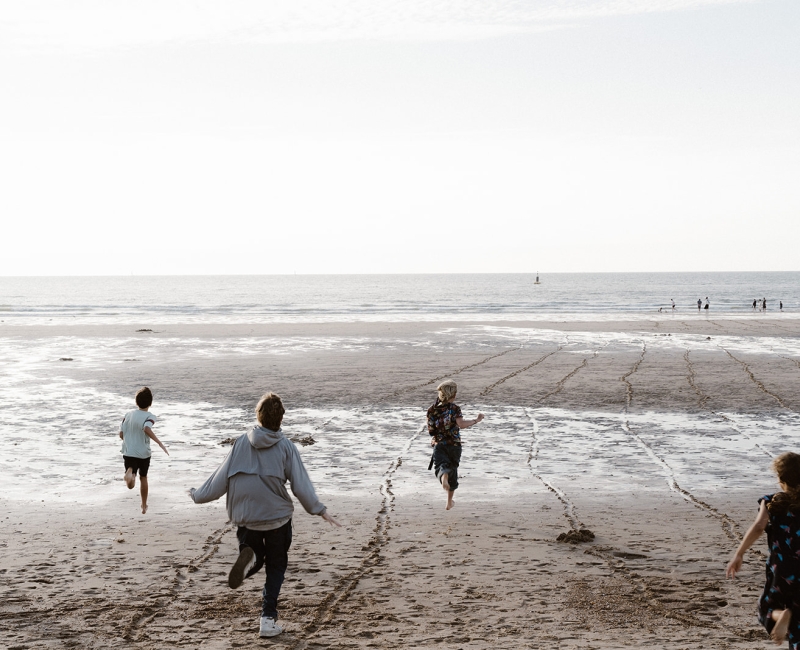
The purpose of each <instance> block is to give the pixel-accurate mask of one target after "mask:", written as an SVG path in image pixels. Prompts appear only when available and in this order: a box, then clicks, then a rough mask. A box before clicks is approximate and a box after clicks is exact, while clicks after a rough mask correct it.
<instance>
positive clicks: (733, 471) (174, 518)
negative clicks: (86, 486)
mask: <svg viewBox="0 0 800 650" xmlns="http://www.w3.org/2000/svg"><path fill="white" fill-rule="evenodd" d="M487 327H491V328H498V327H502V328H506V329H504V330H503V332H504V334H503V337H504V338H502V339H498V338H497V337H495V338H490V339H487V338H486V337H485V336H483V334H482V333H481V332H482V330H481V329H480V328H481V326H480V325H479V324H474V323H470V324H468V325H466V324H457V323H451V324H443V323H435V324H424V323H423V324H420V323H417V324H391V323H383V324H380V323H376V324H326V325H263V326H165V327H157V326H152V329H154V330H156V331H154V332H143V333H136V334H134V333H133V330H135V329H139V328H148V325H147V324H142V325H140V326H131V327H128V328H122V327H80V328H57V329H56V328H30V327H28V328H13V327H9V326H6V327H4V328H2V330H0V336H6V337H8V336H13V337H22V338H26V337H27V338H30V339H31V340H34V339H36V340H38V339H41V338H42V337H49V336H77V337H83V338H89V339H92V338H98V339H99V338H102V337H120V336H140V337H150V338H156V337H167V338H169V337H172V338H184V339H185V338H187V337H188V338H194V339H196V340H197V345H198V346H202V345H204V344H205V343H208V342H210V341H212V340H224V339H227V338H237V339H242V338H244V339H247V338H248V337H252V338H253V340H254V341H260V340H261V338H263V337H272V338H273V339H274V338H281V337H295V338H296V337H311V338H314V337H316V338H320V337H323V338H324V337H328V338H331V337H332V338H334V339H336V340H341V341H342V344H341V346H333V347H329V348H325V349H320V350H315V351H310V352H305V353H303V354H286V355H274V354H267V353H266V352H265V353H264V354H261V353H259V352H258V350H255V351H254V352H253V353H251V354H247V355H242V354H230V355H228V356H225V355H222V356H217V357H215V358H214V359H213V360H203V359H202V358H199V359H188V360H181V359H171V360H170V361H169V362H167V361H164V360H161V359H158V358H156V359H145V360H142V361H141V362H139V363H136V364H117V365H115V366H113V367H111V366H110V367H104V368H103V369H102V371H98V370H97V368H84V367H81V366H79V365H75V366H74V367H69V368H66V369H63V368H59V372H64V373H69V375H70V377H72V378H73V379H74V380H76V381H79V382H84V383H87V382H89V383H91V382H95V383H98V384H102V385H103V386H104V388H105V389H107V390H111V391H115V392H118V393H119V394H121V395H130V394H131V392H132V389H133V388H134V387H136V386H138V385H141V384H144V383H146V384H149V385H152V386H156V387H158V389H157V390H158V393H157V394H158V395H159V396H160V398H161V399H162V400H173V401H181V400H192V399H194V400H196V399H199V398H200V397H202V399H203V400H206V401H210V402H212V403H215V404H219V405H220V406H242V407H246V408H251V406H252V404H253V402H254V400H255V399H256V398H257V397H258V395H259V394H260V393H261V392H262V391H263V390H265V389H271V390H275V391H276V392H278V393H280V394H281V395H283V396H284V399H285V401H286V402H287V407H288V408H289V413H287V419H288V418H290V416H291V409H292V408H305V407H325V408H329V409H332V410H333V411H336V409H339V410H341V411H342V412H343V413H350V414H353V413H355V414H356V416H357V417H362V416H363V418H371V419H370V420H369V422H375V423H376V425H375V427H374V429H375V430H374V431H373V432H372V433H371V434H370V436H369V438H368V439H366V438H365V439H364V441H363V442H364V444H361V442H360V441H359V440H358V439H357V436H354V433H353V432H354V431H356V429H353V428H349V425H347V422H346V418H345V417H344V416H342V418H343V419H342V420H341V422H340V423H339V424H338V425H337V421H336V419H335V416H334V417H332V418H331V420H330V421H328V422H321V423H320V427H319V429H318V431H316V432H315V434H314V436H315V438H316V439H317V441H318V444H316V445H312V446H306V447H303V448H302V453H303V456H304V458H305V459H306V462H307V465H308V466H309V468H310V470H311V472H312V476H313V478H314V479H315V481H316V482H317V485H318V489H319V492H320V496H321V498H322V499H323V501H324V502H325V503H326V504H327V505H328V506H329V508H330V510H331V512H332V513H333V514H334V515H335V516H337V517H338V518H339V519H340V520H341V521H342V522H343V523H344V527H343V528H341V529H334V528H331V527H329V526H327V525H326V524H325V523H324V522H322V521H321V520H320V519H319V518H314V517H310V516H308V515H306V514H305V513H303V512H302V510H301V509H299V508H298V511H297V513H296V516H295V519H294V525H295V533H294V543H293V547H292V551H291V552H290V565H289V570H288V573H287V580H286V582H285V583H284V588H283V592H282V603H281V616H282V622H283V623H284V624H285V625H286V630H287V631H286V632H285V633H284V634H283V635H281V636H280V637H277V638H276V639H273V640H259V639H258V637H257V621H258V614H259V607H260V586H261V584H260V583H261V581H260V580H259V579H251V580H249V581H247V582H246V583H245V585H244V586H243V587H242V588H241V589H239V590H236V591H231V590H229V589H228V588H227V585H226V581H225V580H226V575H227V571H228V569H229V567H230V565H231V563H232V562H233V560H234V559H235V557H236V544H235V536H234V534H233V533H232V529H231V527H230V526H229V525H228V524H226V517H225V510H224V507H223V505H222V504H221V503H218V504H214V505H210V506H195V505H193V504H191V503H189V502H188V497H187V498H186V499H187V500H186V501H182V500H179V499H178V498H177V496H176V495H175V494H173V493H170V494H169V495H168V496H169V498H166V495H164V493H163V492H159V488H158V485H159V483H158V481H159V478H158V473H157V471H156V472H153V478H151V482H152V487H151V492H152V496H151V507H150V511H149V512H148V514H147V515H146V516H142V515H139V514H137V510H136V500H137V499H136V494H135V493H129V492H127V491H126V490H125V489H124V488H123V487H122V484H121V481H120V482H119V483H117V484H116V485H115V486H114V489H115V490H117V491H118V493H119V496H118V497H115V498H114V499H113V500H110V501H105V502H101V503H99V504H98V505H95V506H92V507H80V506H76V505H66V504H62V503H53V502H51V501H50V500H45V501H41V500H36V499H35V498H33V495H35V491H36V488H37V484H38V482H39V481H42V480H44V479H42V478H38V477H30V490H31V493H32V498H31V500H29V501H18V500H17V501H9V500H2V501H0V503H2V504H3V511H4V512H3V514H2V522H0V552H2V563H1V566H0V646H2V647H5V648H40V647H41V648H45V647H46V648H61V647H75V648H108V647H122V646H123V645H125V646H128V647H135V648H175V647H190V648H195V647H197V648H233V647H251V646H261V645H263V646H277V647H286V648H370V647H372V648H400V647H403V648H406V647H410V648H427V647H438V648H563V649H567V648H597V649H601V648H628V647H630V648H642V647H645V648H670V649H674V650H678V649H682V648H686V649H689V648H691V649H694V648H752V647H754V646H755V647H766V646H767V641H766V636H765V634H764V633H763V631H762V630H761V629H760V628H759V627H758V624H757V621H756V619H755V606H756V601H757V598H758V596H759V594H760V591H761V588H762V585H763V567H762V558H763V550H764V549H765V546H766V544H765V542H762V543H761V544H760V545H758V546H757V548H758V552H754V553H752V554H751V555H750V557H749V558H748V561H747V563H746V565H745V569H744V571H743V572H742V574H741V577H740V578H739V579H737V580H736V581H728V580H725V579H724V575H723V572H724V566H725V563H726V561H727V559H728V557H729V555H730V553H731V552H732V550H733V549H734V548H735V546H736V543H737V542H738V539H740V538H741V535H742V533H743V532H744V530H745V529H746V528H747V526H748V525H749V523H750V521H751V519H752V517H753V516H754V515H755V512H756V499H757V498H758V497H759V496H761V495H762V494H765V493H769V492H772V491H774V484H773V479H772V477H771V475H770V474H769V472H768V467H769V462H770V456H771V455H774V454H775V453H779V452H781V451H784V450H785V449H787V448H795V449H796V448H797V442H798V441H800V428H798V422H800V419H798V416H797V413H798V410H799V409H800V392H798V390H797V385H798V379H799V378H800V356H798V355H796V354H792V353H787V352H785V351H782V350H783V349H784V348H782V347H781V345H782V343H791V344H792V345H794V344H795V343H796V341H797V337H798V335H800V321H798V320H780V321H778V320H775V319H772V320H769V319H764V318H752V319H749V318H748V319H744V318H743V319H741V320H728V319H725V320H723V319H718V320H708V319H705V318H703V319H701V318H699V317H698V318H697V319H692V318H685V319H678V318H669V319H665V320H664V321H652V322H632V323H609V322H604V323H548V324H543V323H503V324H498V323H492V324H489V325H487ZM540 329H541V330H549V331H550V332H551V333H552V335H551V336H550V338H549V339H548V340H544V339H540V338H537V337H536V336H534V337H533V338H531V336H530V332H531V331H532V330H540ZM493 331H494V330H493ZM611 334H613V336H611ZM708 337H710V338H708ZM353 341H361V344H360V345H354V344H353ZM431 341H433V342H434V343H436V344H435V345H431V344H430V342H431ZM487 341H488V343H487ZM673 341H674V344H673ZM259 344H260V343H259ZM748 346H749V347H748ZM772 348H774V350H772ZM789 348H790V349H791V346H789ZM444 377H452V378H454V379H456V380H457V381H458V383H459V402H460V403H461V404H462V405H463V406H464V409H465V416H467V417H470V416H471V415H472V414H474V412H475V411H476V409H477V408H481V409H482V410H483V411H484V412H485V413H486V414H487V420H486V421H485V422H484V423H483V424H481V425H479V426H478V427H476V428H474V429H471V430H469V431H467V432H465V434H464V437H465V441H466V443H465V447H464V459H463V461H462V469H463V485H462V488H461V489H460V490H459V491H458V492H457V493H456V507H455V508H454V509H453V510H452V511H450V512H445V511H444V500H445V499H444V493H443V492H442V491H441V488H439V487H438V485H437V483H436V482H435V480H434V479H433V477H432V475H431V473H429V472H427V471H426V470H427V459H428V455H429V448H428V447H427V440H426V438H427V434H426V433H424V432H423V431H422V429H421V425H422V424H423V423H424V420H423V419H422V417H419V416H420V415H421V414H423V413H424V410H423V409H424V408H425V407H427V405H428V403H429V402H430V401H431V400H432V398H433V394H434V393H433V388H434V387H435V385H436V383H437V382H438V381H439V380H440V378H444ZM415 413H417V414H418V419H416V420H415V419H414V414H415ZM359 414H360V415H359ZM571 418H575V419H574V421H573V420H572V419H571ZM761 420H763V421H764V422H767V421H768V422H770V423H772V424H771V428H769V427H768V428H766V429H764V430H762V429H761V428H760V427H759V422H760V421H761ZM493 422H494V425H493ZM493 426H494V428H493ZM681 436H683V437H681ZM354 437H355V439H354ZM792 445H793V447H792ZM221 453H224V452H221ZM86 462H87V463H91V450H87V456H86ZM158 462H159V458H158V457H157V456H156V457H155V458H154V461H153V466H154V469H157V465H158ZM120 478H121V477H120ZM204 478H205V474H202V475H198V476H197V478H196V480H195V481H193V482H192V483H190V485H195V486H196V485H199V483H200V482H201V481H202V480H204ZM186 487H189V486H188V485H187V486H186ZM582 528H586V529H590V530H591V531H592V532H593V533H594V535H595V538H594V539H593V540H592V541H589V542H584V543H580V544H569V543H562V542H557V541H556V538H557V537H558V536H559V534H561V533H565V532H568V531H570V530H580V529H582ZM759 553H761V555H759Z"/></svg>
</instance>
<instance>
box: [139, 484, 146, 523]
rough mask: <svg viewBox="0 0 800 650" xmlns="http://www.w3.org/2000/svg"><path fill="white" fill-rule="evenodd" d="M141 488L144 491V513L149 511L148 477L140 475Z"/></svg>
mask: <svg viewBox="0 0 800 650" xmlns="http://www.w3.org/2000/svg"><path fill="white" fill-rule="evenodd" d="M139 490H140V491H141V493H142V514H145V513H146V512H147V477H146V476H141V477H139Z"/></svg>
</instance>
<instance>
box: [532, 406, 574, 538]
mask: <svg viewBox="0 0 800 650" xmlns="http://www.w3.org/2000/svg"><path fill="white" fill-rule="evenodd" d="M532 411H533V409H529V408H526V409H525V415H527V416H528V419H529V420H530V421H531V426H532V428H533V433H532V436H531V446H530V448H529V449H528V460H527V461H526V465H527V466H528V469H529V470H530V472H531V474H532V475H533V477H534V478H536V479H538V480H539V481H540V482H541V483H542V485H544V486H545V487H546V488H547V489H548V490H549V491H550V492H552V493H553V494H554V495H555V496H556V498H557V499H558V500H559V501H560V502H561V505H562V506H563V507H564V516H565V517H566V518H567V521H568V522H569V527H570V528H571V529H572V530H575V531H578V530H580V529H581V528H584V525H583V522H582V521H581V520H580V519H579V518H578V516H577V514H575V504H574V503H572V501H570V500H569V498H568V497H567V495H566V494H564V492H562V491H561V490H559V489H558V488H557V487H556V486H555V485H553V484H552V483H550V482H549V481H547V480H545V479H544V477H542V475H541V474H539V473H538V472H537V471H536V470H535V469H534V468H533V463H534V462H537V461H538V460H539V443H540V441H541V439H540V438H539V423H538V422H536V418H535V417H534V415H533V413H532Z"/></svg>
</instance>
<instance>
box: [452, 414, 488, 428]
mask: <svg viewBox="0 0 800 650" xmlns="http://www.w3.org/2000/svg"><path fill="white" fill-rule="evenodd" d="M481 420H483V413H478V417H476V418H475V419H474V420H465V419H464V418H456V424H457V425H458V428H459V429H469V428H470V427H471V426H473V425H475V424H478V422H480V421H481Z"/></svg>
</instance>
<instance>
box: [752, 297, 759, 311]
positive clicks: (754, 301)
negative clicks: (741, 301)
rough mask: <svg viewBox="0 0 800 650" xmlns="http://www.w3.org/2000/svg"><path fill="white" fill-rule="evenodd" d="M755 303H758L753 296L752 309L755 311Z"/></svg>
mask: <svg viewBox="0 0 800 650" xmlns="http://www.w3.org/2000/svg"><path fill="white" fill-rule="evenodd" d="M756 304H758V300H756V299H755V298H753V311H755V310H756Z"/></svg>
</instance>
